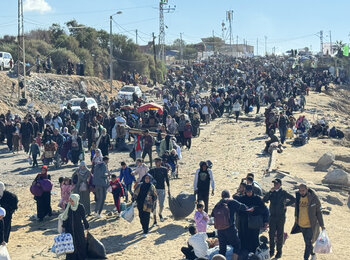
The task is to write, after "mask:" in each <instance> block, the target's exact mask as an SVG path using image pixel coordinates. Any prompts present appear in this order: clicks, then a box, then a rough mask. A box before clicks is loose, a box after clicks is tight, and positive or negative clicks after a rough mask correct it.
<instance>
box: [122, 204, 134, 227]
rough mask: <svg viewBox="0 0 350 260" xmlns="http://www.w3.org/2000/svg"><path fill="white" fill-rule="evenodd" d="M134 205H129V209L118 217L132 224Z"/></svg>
mask: <svg viewBox="0 0 350 260" xmlns="http://www.w3.org/2000/svg"><path fill="white" fill-rule="evenodd" d="M134 205H135V202H134V203H132V204H131V206H130V207H128V208H127V209H126V210H124V211H123V212H122V213H121V214H120V216H121V217H122V218H123V219H125V220H126V221H128V222H130V223H131V222H132V221H133V219H134Z"/></svg>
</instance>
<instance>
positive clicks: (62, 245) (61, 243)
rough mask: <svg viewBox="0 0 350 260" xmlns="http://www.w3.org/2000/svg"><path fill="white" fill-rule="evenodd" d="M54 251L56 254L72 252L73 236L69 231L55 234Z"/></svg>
mask: <svg viewBox="0 0 350 260" xmlns="http://www.w3.org/2000/svg"><path fill="white" fill-rule="evenodd" d="M54 240H55V244H54V246H55V252H56V255H57V256H60V255H64V254H71V253H74V244H73V237H72V235H71V234H69V233H62V234H60V235H58V236H55V238H54Z"/></svg>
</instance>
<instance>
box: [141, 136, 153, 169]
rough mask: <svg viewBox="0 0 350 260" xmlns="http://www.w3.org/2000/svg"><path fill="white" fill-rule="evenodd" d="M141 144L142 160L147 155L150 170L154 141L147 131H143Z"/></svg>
mask: <svg viewBox="0 0 350 260" xmlns="http://www.w3.org/2000/svg"><path fill="white" fill-rule="evenodd" d="M142 142H143V152H142V159H143V160H145V157H146V155H147V154H148V157H149V163H150V167H151V168H152V147H153V144H154V140H153V137H152V136H151V135H150V134H149V131H148V130H145V131H144V132H143V137H142Z"/></svg>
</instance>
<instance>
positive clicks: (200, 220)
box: [194, 200, 209, 232]
mask: <svg viewBox="0 0 350 260" xmlns="http://www.w3.org/2000/svg"><path fill="white" fill-rule="evenodd" d="M194 221H195V222H196V227H197V230H198V232H207V223H208V221H209V217H208V214H207V213H206V212H205V211H204V201H202V200H200V201H198V203H197V211H196V213H195V214H194Z"/></svg>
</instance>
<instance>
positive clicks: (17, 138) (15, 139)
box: [12, 123, 21, 154]
mask: <svg viewBox="0 0 350 260" xmlns="http://www.w3.org/2000/svg"><path fill="white" fill-rule="evenodd" d="M20 131H21V124H20V123H16V127H15V131H14V132H13V134H12V143H13V150H12V152H13V154H14V153H15V151H17V153H18V151H19V148H20V142H21V137H20Z"/></svg>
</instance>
